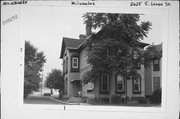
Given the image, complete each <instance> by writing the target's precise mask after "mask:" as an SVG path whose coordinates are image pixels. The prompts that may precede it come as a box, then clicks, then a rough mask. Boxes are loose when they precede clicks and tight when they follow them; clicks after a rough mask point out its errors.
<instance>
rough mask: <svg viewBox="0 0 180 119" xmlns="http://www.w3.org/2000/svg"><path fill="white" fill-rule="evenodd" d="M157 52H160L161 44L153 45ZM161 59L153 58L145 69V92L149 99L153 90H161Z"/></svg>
mask: <svg viewBox="0 0 180 119" xmlns="http://www.w3.org/2000/svg"><path fill="white" fill-rule="evenodd" d="M155 47H156V48H157V50H158V51H159V52H162V44H159V45H155ZM161 68H162V58H160V59H157V58H155V59H154V60H153V61H152V63H151V67H149V68H146V69H145V79H146V81H145V82H146V83H145V90H146V97H149V96H151V95H152V94H153V92H154V91H155V90H158V89H161V84H162V69H161Z"/></svg>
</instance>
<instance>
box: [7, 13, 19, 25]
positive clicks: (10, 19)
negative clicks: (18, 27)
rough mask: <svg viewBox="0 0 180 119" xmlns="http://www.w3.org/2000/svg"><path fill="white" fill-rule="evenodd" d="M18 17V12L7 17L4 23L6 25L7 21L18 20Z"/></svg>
mask: <svg viewBox="0 0 180 119" xmlns="http://www.w3.org/2000/svg"><path fill="white" fill-rule="evenodd" d="M17 18H18V15H17V14H16V15H14V16H12V17H9V18H7V19H5V20H4V21H3V25H6V24H7V23H10V22H12V21H14V20H16V19H17Z"/></svg>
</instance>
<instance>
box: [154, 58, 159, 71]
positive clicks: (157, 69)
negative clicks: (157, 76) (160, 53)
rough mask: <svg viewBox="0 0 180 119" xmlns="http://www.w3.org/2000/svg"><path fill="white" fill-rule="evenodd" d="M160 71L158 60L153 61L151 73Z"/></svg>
mask: <svg viewBox="0 0 180 119" xmlns="http://www.w3.org/2000/svg"><path fill="white" fill-rule="evenodd" d="M159 70H160V63H159V59H155V60H154V61H153V71H159Z"/></svg>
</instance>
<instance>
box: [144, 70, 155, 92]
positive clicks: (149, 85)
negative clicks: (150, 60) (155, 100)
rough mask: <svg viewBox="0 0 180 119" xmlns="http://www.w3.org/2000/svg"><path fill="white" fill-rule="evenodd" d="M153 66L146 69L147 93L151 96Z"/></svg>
mask: <svg viewBox="0 0 180 119" xmlns="http://www.w3.org/2000/svg"><path fill="white" fill-rule="evenodd" d="M152 85H153V84H152V68H151V67H149V68H146V69H145V95H146V96H150V95H152V93H153V91H152Z"/></svg>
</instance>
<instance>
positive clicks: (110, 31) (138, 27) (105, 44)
mask: <svg viewBox="0 0 180 119" xmlns="http://www.w3.org/2000/svg"><path fill="white" fill-rule="evenodd" d="M83 17H84V23H85V24H88V25H89V26H91V27H92V28H93V29H100V30H99V31H98V32H97V33H93V34H92V36H91V37H90V38H89V39H87V40H86V43H85V44H84V45H85V47H86V50H87V56H88V59H87V62H88V63H89V64H90V65H91V67H92V68H91V70H90V71H88V72H87V73H85V75H84V78H83V79H84V83H87V82H89V81H92V80H93V79H95V77H96V76H98V75H99V74H100V73H101V72H102V71H107V72H109V73H112V72H119V73H121V74H122V75H129V76H130V75H133V76H138V73H137V65H140V64H145V62H144V61H145V60H144V58H146V57H144V52H142V48H143V46H142V45H144V46H145V44H142V43H141V42H140V41H141V40H143V38H144V37H147V34H148V32H149V30H150V29H151V23H150V22H149V21H147V22H140V21H139V20H140V15H139V14H109V13H86V14H85V15H83ZM134 51H135V52H134Z"/></svg>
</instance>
